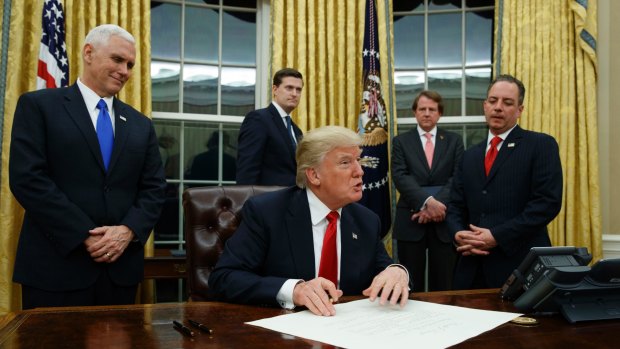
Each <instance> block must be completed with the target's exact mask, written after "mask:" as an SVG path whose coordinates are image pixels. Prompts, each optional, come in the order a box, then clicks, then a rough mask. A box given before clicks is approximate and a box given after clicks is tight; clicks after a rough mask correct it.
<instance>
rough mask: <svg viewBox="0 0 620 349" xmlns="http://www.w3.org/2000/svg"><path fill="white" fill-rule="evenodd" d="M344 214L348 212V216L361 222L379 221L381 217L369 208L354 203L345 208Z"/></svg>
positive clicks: (343, 209)
mask: <svg viewBox="0 0 620 349" xmlns="http://www.w3.org/2000/svg"><path fill="white" fill-rule="evenodd" d="M342 211H343V213H344V212H347V213H348V214H350V215H352V216H354V217H357V218H359V219H361V220H364V221H365V220H374V219H376V220H379V216H378V215H377V214H376V213H375V212H374V211H373V210H371V209H369V208H368V207H366V206H364V205H362V204H360V203H358V202H352V203H350V204H348V205H346V206H345V207H343V208H342Z"/></svg>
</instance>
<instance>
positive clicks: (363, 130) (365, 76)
mask: <svg viewBox="0 0 620 349" xmlns="http://www.w3.org/2000/svg"><path fill="white" fill-rule="evenodd" d="M362 60H363V73H362V83H363V92H362V106H361V110H360V114H359V124H358V133H359V134H360V135H362V137H363V138H364V142H363V144H362V150H363V152H362V164H363V166H364V178H363V181H364V187H363V195H362V200H361V201H360V203H361V204H363V205H364V206H366V207H368V208H370V209H371V210H373V211H374V212H375V213H377V214H378V215H379V217H380V218H381V237H384V236H385V235H386V234H387V233H388V231H389V230H390V225H391V224H392V214H391V210H390V190H389V181H388V179H389V178H388V171H389V165H388V137H389V133H388V124H387V118H386V109H385V103H384V101H383V97H382V96H381V67H380V65H379V39H378V34H377V11H376V8H375V0H367V1H366V19H365V23H364V47H363V49H362Z"/></svg>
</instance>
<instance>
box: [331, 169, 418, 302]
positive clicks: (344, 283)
mask: <svg viewBox="0 0 620 349" xmlns="http://www.w3.org/2000/svg"><path fill="white" fill-rule="evenodd" d="M425 160H426V159H425ZM348 212H349V209H348V206H345V207H343V208H342V217H341V218H340V289H342V290H347V289H349V288H350V287H355V285H356V280H360V273H361V270H360V265H359V263H358V260H357V258H358V256H359V253H360V252H359V250H360V248H359V243H360V242H359V241H360V239H361V238H362V236H361V234H360V229H359V227H358V226H357V224H356V223H355V222H354V221H353V219H352V218H351V216H350V215H349V213H348Z"/></svg>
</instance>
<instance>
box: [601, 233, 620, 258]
mask: <svg viewBox="0 0 620 349" xmlns="http://www.w3.org/2000/svg"><path fill="white" fill-rule="evenodd" d="M603 258H605V259H610V258H620V234H603Z"/></svg>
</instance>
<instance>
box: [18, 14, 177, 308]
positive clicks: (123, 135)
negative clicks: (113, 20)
mask: <svg viewBox="0 0 620 349" xmlns="http://www.w3.org/2000/svg"><path fill="white" fill-rule="evenodd" d="M135 57H136V50H135V40H134V38H133V36H132V35H131V34H129V33H128V32H127V31H126V30H124V29H123V28H121V27H118V26H116V25H111V24H106V25H101V26H98V27H96V28H94V29H93V30H91V31H90V32H89V33H88V35H87V36H86V39H85V44H84V47H83V49H82V59H83V62H84V68H83V74H82V75H81V76H80V78H79V79H78V80H77V82H76V84H74V85H73V86H71V87H67V88H58V89H48V90H40V91H35V92H29V93H26V94H24V95H22V96H21V97H20V98H19V101H18V103H17V108H16V110H15V117H14V122H13V131H12V135H11V153H10V162H9V183H10V187H11V191H12V192H13V195H15V198H16V199H17V201H19V203H20V204H21V205H22V206H23V207H24V209H25V215H24V222H23V225H22V230H21V234H20V237H19V245H18V247H17V256H16V258H15V269H14V273H13V281H15V282H17V283H20V284H22V304H23V308H24V309H28V308H34V307H43V306H72V305H106V304H129V303H134V302H135V296H136V289H137V285H138V283H139V282H140V281H141V280H142V277H143V273H144V271H143V269H144V268H143V263H144V249H143V245H144V244H145V243H146V241H147V238H148V237H149V234H150V231H151V229H152V228H153V225H154V224H155V222H156V221H157V218H158V216H159V212H160V210H161V206H162V204H163V202H164V187H165V184H166V183H165V179H164V174H163V169H162V164H161V158H160V155H159V150H158V146H157V137H156V135H155V131H154V128H153V125H152V123H151V121H150V120H149V119H148V118H147V117H146V116H144V115H142V114H141V113H140V112H138V111H137V110H135V109H133V108H132V107H130V106H129V105H127V104H125V103H123V102H121V101H120V100H118V99H117V98H114V95H116V94H117V93H118V92H119V91H120V90H121V88H122V87H123V86H124V85H125V83H126V82H127V80H128V79H129V77H130V75H131V71H132V68H133V67H134V64H135Z"/></svg>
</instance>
